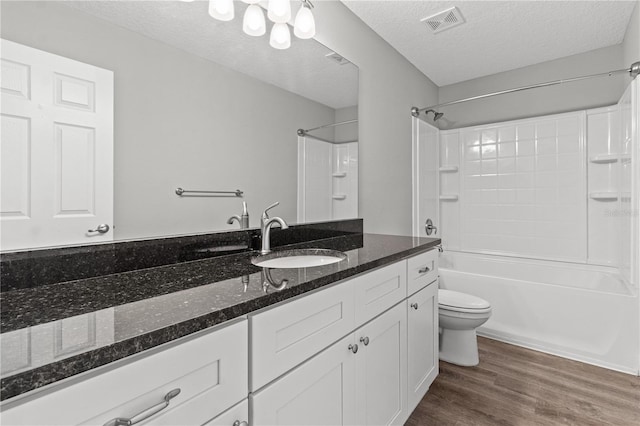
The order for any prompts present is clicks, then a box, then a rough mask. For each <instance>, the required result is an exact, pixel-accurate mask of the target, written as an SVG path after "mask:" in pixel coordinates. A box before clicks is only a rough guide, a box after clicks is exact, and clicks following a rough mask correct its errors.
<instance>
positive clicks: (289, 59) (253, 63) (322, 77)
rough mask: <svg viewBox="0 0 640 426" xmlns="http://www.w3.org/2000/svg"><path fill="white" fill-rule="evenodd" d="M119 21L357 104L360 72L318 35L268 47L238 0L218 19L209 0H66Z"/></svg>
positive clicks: (245, 69)
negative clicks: (227, 17) (246, 21)
mask: <svg viewBox="0 0 640 426" xmlns="http://www.w3.org/2000/svg"><path fill="white" fill-rule="evenodd" d="M65 4H67V5H68V6H70V7H72V8H74V9H77V10H81V11H85V12H87V13H90V14H92V15H94V16H97V17H99V18H102V19H105V20H107V21H110V22H112V23H114V24H116V25H118V26H121V27H124V28H126V29H129V30H131V31H135V32H137V33H140V34H143V35H145V36H147V37H150V38H153V39H156V40H158V41H161V42H163V43H166V44H169V45H171V46H174V47H177V48H178V49H181V50H185V51H187V52H190V53H192V54H195V55H197V56H200V57H202V58H205V59H209V60H211V61H213V62H216V63H219V64H221V65H224V66H226V67H229V68H232V69H234V70H237V71H240V72H242V73H244V74H247V75H250V76H252V77H255V78H257V79H259V80H262V81H266V82H267V83H270V84H273V85H274V86H278V87H281V88H283V89H285V90H288V91H291V92H294V93H297V94H299V95H301V96H304V97H306V98H309V99H312V100H314V101H316V102H320V103H322V104H324V105H328V106H330V107H332V108H343V107H347V106H353V105H356V104H357V103H358V71H357V67H355V66H354V65H353V64H347V65H338V64H336V63H335V62H333V61H330V60H328V59H326V58H325V55H327V54H328V53H330V52H331V51H330V50H329V49H327V48H326V47H324V46H323V45H321V44H320V43H318V42H316V41H315V40H299V39H297V38H295V37H292V39H291V48H289V49H287V50H283V51H280V50H276V49H273V48H272V47H270V46H269V37H268V34H267V35H265V36H262V37H250V36H248V35H246V34H244V33H243V32H242V15H243V13H244V8H245V7H246V4H244V3H241V2H235V5H236V17H235V19H234V20H233V21H231V22H221V21H217V20H215V19H213V18H211V17H210V16H209V14H208V13H207V3H206V2H201V1H196V2H193V3H186V2H180V1H67V2H65Z"/></svg>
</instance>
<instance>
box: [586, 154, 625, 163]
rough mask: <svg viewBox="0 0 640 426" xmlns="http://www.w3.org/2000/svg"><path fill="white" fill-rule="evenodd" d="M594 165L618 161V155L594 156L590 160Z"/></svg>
mask: <svg viewBox="0 0 640 426" xmlns="http://www.w3.org/2000/svg"><path fill="white" fill-rule="evenodd" d="M589 161H591V162H592V163H595V164H610V163H615V162H617V161H618V154H600V155H594V156H593V157H591V158H590V159H589Z"/></svg>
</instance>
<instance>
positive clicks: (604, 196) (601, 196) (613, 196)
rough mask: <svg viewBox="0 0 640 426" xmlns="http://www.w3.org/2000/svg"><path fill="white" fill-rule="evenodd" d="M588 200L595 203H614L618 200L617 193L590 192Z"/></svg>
mask: <svg viewBox="0 0 640 426" xmlns="http://www.w3.org/2000/svg"><path fill="white" fill-rule="evenodd" d="M589 198H591V199H592V200H596V201H616V200H617V199H618V193H617V192H590V193H589Z"/></svg>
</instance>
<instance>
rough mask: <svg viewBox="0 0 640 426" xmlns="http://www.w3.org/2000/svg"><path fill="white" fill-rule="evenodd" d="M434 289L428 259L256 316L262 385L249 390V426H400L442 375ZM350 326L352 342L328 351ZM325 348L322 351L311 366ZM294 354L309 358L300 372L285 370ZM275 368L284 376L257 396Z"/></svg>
mask: <svg viewBox="0 0 640 426" xmlns="http://www.w3.org/2000/svg"><path fill="white" fill-rule="evenodd" d="M437 287H438V284H437V251H435V250H432V251H430V252H427V253H423V254H420V255H418V256H415V257H412V258H410V259H408V260H402V261H399V262H396V263H394V264H392V265H388V266H385V267H383V268H380V269H377V270H374V271H371V272H368V273H365V274H362V275H359V276H357V277H355V278H352V279H348V280H345V281H344V282H342V283H338V284H336V285H335V286H333V287H331V288H328V289H324V290H320V291H318V292H317V293H315V294H312V295H310V296H305V297H302V298H300V299H298V300H294V301H291V302H288V303H285V304H284V305H281V306H277V307H274V308H271V309H269V310H266V311H265V312H260V313H257V314H255V315H252V316H250V324H251V330H252V337H251V339H252V342H254V344H252V346H251V348H252V355H251V358H252V359H253V361H252V365H253V366H254V367H255V366H259V368H258V371H256V370H255V369H254V370H252V374H255V375H257V377H260V378H261V380H259V381H258V380H255V379H253V380H252V383H253V386H252V390H253V393H252V394H251V395H250V398H249V400H250V412H251V426H263V425H298V426H303V425H318V424H322V425H402V424H404V422H405V421H406V420H407V418H408V417H409V414H410V413H411V412H412V411H413V409H414V408H415V406H416V405H417V403H418V402H419V401H420V399H422V397H423V396H424V394H425V393H426V392H427V390H428V389H429V386H430V385H431V383H432V382H433V380H434V379H435V377H436V376H437V374H438V328H437V327H438V301H437ZM409 289H411V290H412V293H410V296H409V297H407V295H408V292H409V291H410V290H409ZM331 292H333V293H334V296H330V293H331ZM348 295H351V296H348ZM314 297H315V298H316V299H317V302H311V300H312V298H314ZM349 300H352V301H353V304H354V306H355V309H354V308H353V307H352V306H349V305H348V301H349ZM296 304H300V307H299V308H298V307H296V306H295V305H296ZM415 306H417V307H418V309H415V308H414V307H415ZM354 315H355V320H354V321H352V319H353V317H354ZM347 317H348V321H352V322H351V324H353V328H352V332H351V333H350V334H348V335H346V337H344V338H342V339H340V340H338V341H337V342H336V343H333V344H330V343H327V340H330V338H328V334H329V330H333V329H334V328H335V327H338V324H342V325H345V324H347V323H348V322H347V321H346V320H345V318H347ZM311 324H313V327H312V326H311ZM256 330H260V331H261V332H262V331H264V330H269V333H267V334H263V335H260V336H256V335H253V334H254V333H255V332H256ZM343 330H344V329H343ZM294 331H295V332H294ZM303 331H304V332H303ZM283 336H287V338H286V339H285V338H284V337H283ZM333 341H334V342H335V340H333ZM267 342H271V343H267ZM319 342H323V343H324V348H325V349H322V350H320V351H317V350H316V351H315V353H312V354H311V357H309V354H310V353H311V352H312V351H307V348H308V347H310V346H311V345H314V348H316V349H317V346H318V345H319ZM256 343H257V344H256ZM296 345H300V346H302V347H304V348H305V349H303V350H299V351H296V354H297V355H296V360H297V362H279V361H280V360H278V355H277V354H278V353H279V352H281V353H283V354H285V353H286V352H287V351H289V350H291V348H293V347H295V346H296ZM279 346H280V347H281V349H280V350H279V349H278V347H279ZM264 348H270V349H269V352H268V353H267V354H266V356H265V353H264V352H263V349H264ZM302 352H305V356H307V357H306V358H304V356H302V355H301V353H302ZM256 358H262V361H256ZM289 359H290V360H291V357H289ZM305 359H306V361H305ZM265 361H267V362H265ZM300 362H301V364H300ZM269 363H271V364H272V365H274V366H275V368H276V369H277V370H278V372H281V371H288V373H286V374H284V375H282V376H280V377H279V378H278V377H277V376H276V375H274V374H271V375H269V376H268V377H267V378H268V379H269V380H270V383H268V384H266V385H264V386H262V387H260V386H256V385H258V384H262V383H264V382H265V375H268V368H267V366H268V365H269Z"/></svg>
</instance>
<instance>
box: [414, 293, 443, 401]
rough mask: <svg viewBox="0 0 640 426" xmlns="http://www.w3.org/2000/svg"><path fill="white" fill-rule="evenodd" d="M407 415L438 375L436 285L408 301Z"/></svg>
mask: <svg viewBox="0 0 640 426" xmlns="http://www.w3.org/2000/svg"><path fill="white" fill-rule="evenodd" d="M407 318H408V321H407V323H408V342H407V343H408V358H409V366H408V378H409V379H408V381H409V396H408V400H409V413H411V412H412V411H413V410H414V409H415V407H416V406H417V405H418V403H419V402H420V400H421V399H422V397H423V396H424V395H425V394H426V393H427V390H429V386H431V383H433V381H434V380H435V378H436V376H437V375H438V281H437V280H436V281H434V282H432V283H431V284H429V285H428V286H427V287H425V288H424V289H422V290H420V291H419V292H418V293H416V294H414V295H413V296H411V297H410V298H409V299H408V300H407Z"/></svg>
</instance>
